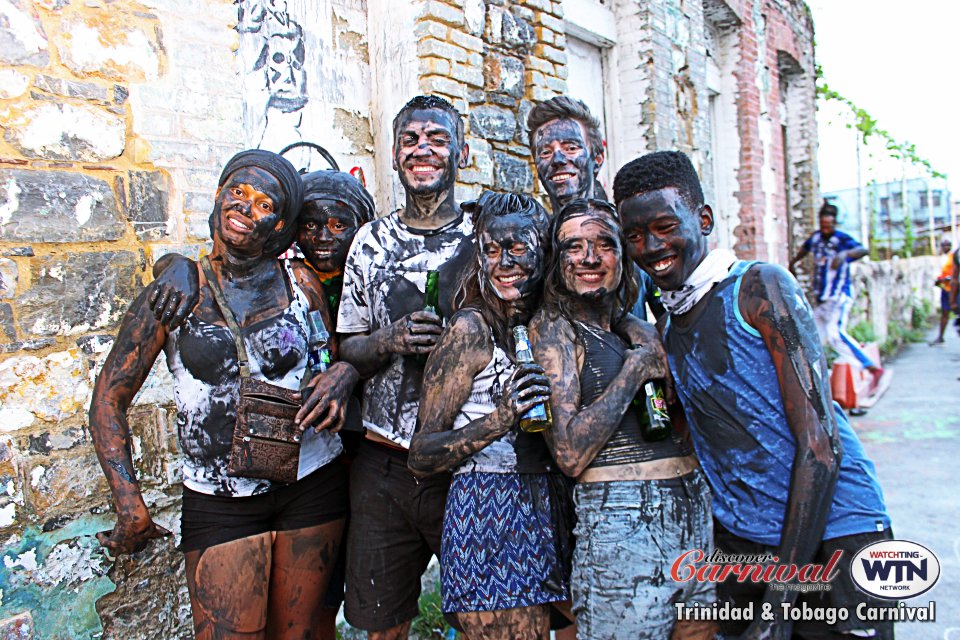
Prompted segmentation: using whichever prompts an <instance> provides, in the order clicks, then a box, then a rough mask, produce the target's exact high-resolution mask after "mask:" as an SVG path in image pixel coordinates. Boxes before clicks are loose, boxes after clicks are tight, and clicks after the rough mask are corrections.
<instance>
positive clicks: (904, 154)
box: [816, 65, 947, 178]
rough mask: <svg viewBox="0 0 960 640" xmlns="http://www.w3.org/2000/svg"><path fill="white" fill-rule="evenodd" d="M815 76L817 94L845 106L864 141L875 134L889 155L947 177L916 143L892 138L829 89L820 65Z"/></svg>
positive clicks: (936, 174) (860, 111) (873, 121)
mask: <svg viewBox="0 0 960 640" xmlns="http://www.w3.org/2000/svg"><path fill="white" fill-rule="evenodd" d="M816 76H817V95H818V96H819V97H821V98H823V99H824V100H835V101H837V102H839V103H841V104H843V105H845V106H847V107H848V108H849V109H850V111H851V112H852V113H853V117H854V123H853V125H850V126H851V127H852V128H855V129H856V130H857V132H858V133H859V134H860V137H861V138H862V139H863V141H864V142H866V141H867V139H868V138H870V136H876V137H877V138H880V140H882V141H883V143H884V147H885V148H886V149H887V152H888V153H889V154H890V157H892V158H896V159H898V160H899V159H901V158H902V159H905V160H907V161H908V162H910V163H912V164H914V165H917V166H920V167H923V168H924V169H926V170H927V172H928V173H929V174H930V175H931V176H933V177H934V178H946V177H947V176H946V174H944V173H941V172H939V171H937V170H936V169H934V168H933V165H931V164H930V161H929V160H927V159H926V158H921V157H920V156H919V155H918V154H917V147H916V145H914V144H911V143H909V142H906V141H904V142H899V141H898V140H896V139H894V137H893V136H891V135H890V133H889V132H887V130H886V129H881V128H880V127H879V126H878V124H877V121H876V119H875V118H873V117H872V116H871V115H870V114H869V113H867V112H866V111H864V110H863V109H862V108H860V107H858V106H857V105H856V104H854V103H853V101H852V100H850V99H849V98H847V97H845V96H842V95H840V94H839V93H838V92H836V91H834V90H833V89H831V88H830V87H829V85H827V82H826V81H825V80H824V79H823V69H822V68H821V67H820V65H817V66H816Z"/></svg>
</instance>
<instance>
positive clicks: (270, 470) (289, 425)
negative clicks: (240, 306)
mask: <svg viewBox="0 0 960 640" xmlns="http://www.w3.org/2000/svg"><path fill="white" fill-rule="evenodd" d="M200 266H201V267H202V268H203V274H204V276H206V278H207V283H208V284H209V285H210V290H211V291H212V292H213V298H214V301H215V302H216V304H217V306H218V307H219V308H220V313H221V314H222V315H223V318H224V320H226V321H227V327H229V328H230V332H231V333H232V334H233V340H234V342H235V343H236V345H237V361H238V363H239V365H240V399H239V400H238V402H237V420H236V423H235V424H234V427H233V439H232V441H231V443H230V461H229V462H228V464H227V475H228V476H233V477H239V478H259V479H263V480H269V481H271V482H281V483H285V484H290V483H293V482H296V480H297V471H298V469H299V467H300V436H301V433H300V429H299V428H298V427H297V425H295V424H294V422H293V420H294V418H295V417H296V415H297V411H299V410H300V394H299V393H298V392H297V391H292V390H290V389H285V388H283V387H278V386H277V385H274V384H270V383H269V382H264V381H263V380H258V379H256V378H251V377H250V365H249V361H248V360H247V349H246V347H245V346H244V344H243V337H242V336H241V334H240V326H239V325H238V324H237V319H236V317H234V315H233V312H232V311H231V310H230V307H229V306H228V305H227V301H226V299H225V298H224V296H223V290H222V289H221V288H220V284H219V282H217V277H216V274H214V272H213V268H212V267H211V265H210V260H209V259H208V258H207V257H204V258H202V259H201V260H200Z"/></svg>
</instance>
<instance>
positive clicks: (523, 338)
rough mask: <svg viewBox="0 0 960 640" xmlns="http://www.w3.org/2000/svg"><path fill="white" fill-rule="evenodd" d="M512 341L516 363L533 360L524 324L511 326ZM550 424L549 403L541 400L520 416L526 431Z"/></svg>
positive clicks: (521, 423) (546, 426) (522, 426)
mask: <svg viewBox="0 0 960 640" xmlns="http://www.w3.org/2000/svg"><path fill="white" fill-rule="evenodd" d="M513 342H514V344H515V349H516V354H517V364H527V363H530V362H533V361H534V360H533V352H532V351H531V350H530V339H529V338H528V337H527V328H526V327H525V326H523V325H518V326H516V327H514V328H513ZM552 424H553V416H552V415H550V405H549V404H547V403H546V402H541V403H540V404H538V405H537V406H535V407H533V408H532V409H529V410H528V411H527V412H526V413H525V414H523V415H522V416H520V429H521V430H522V431H526V432H528V433H536V432H537V431H543V430H545V429H547V428H548V427H550V426H551V425H552Z"/></svg>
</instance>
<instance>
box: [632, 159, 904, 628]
mask: <svg viewBox="0 0 960 640" xmlns="http://www.w3.org/2000/svg"><path fill="white" fill-rule="evenodd" d="M614 198H615V200H616V202H617V206H618V209H619V212H620V216H621V219H622V222H623V227H624V233H625V236H626V239H627V246H628V250H629V251H630V254H631V257H632V258H633V260H634V261H635V262H636V263H637V264H638V265H639V266H640V267H641V268H642V269H644V270H645V271H646V272H647V273H649V274H650V276H651V277H652V279H653V281H654V283H655V284H656V285H657V286H659V287H660V289H661V290H662V291H663V303H664V305H665V306H666V307H667V310H668V316H667V317H666V318H665V319H664V321H662V322H661V323H660V325H661V331H662V333H663V340H664V346H665V348H666V351H667V356H668V360H669V363H670V368H671V371H672V373H673V376H674V378H675V380H676V388H677V392H678V395H679V396H680V399H681V401H682V403H683V406H684V411H685V413H686V416H687V420H688V421H689V423H690V429H691V433H692V435H693V440H694V445H695V448H696V451H697V454H698V456H699V458H700V462H701V464H702V466H703V468H704V470H705V472H706V474H707V476H708V478H709V479H710V483H711V485H712V487H713V490H714V491H713V493H714V500H713V510H714V517H715V519H716V528H715V539H716V546H717V548H718V549H719V550H722V551H724V552H727V553H735V554H765V553H772V554H773V555H774V556H776V557H777V558H779V562H778V564H791V563H792V564H794V565H798V566H801V565H804V564H808V563H818V564H825V563H826V561H827V560H828V559H829V558H830V557H831V556H832V555H833V552H834V551H835V550H838V549H840V550H843V551H844V553H843V556H842V558H841V560H840V568H839V571H836V572H835V577H834V579H833V580H832V583H831V590H830V591H826V592H808V593H805V594H804V595H803V596H801V597H800V602H797V596H798V593H799V591H797V590H794V589H791V586H793V585H790V584H786V585H782V586H785V588H783V589H782V590H780V589H775V588H770V587H765V585H764V584H763V583H758V584H754V583H750V582H736V581H735V580H728V581H727V582H725V583H722V584H721V585H720V589H719V596H720V598H721V599H726V600H728V601H730V602H731V604H732V605H733V606H745V605H747V604H749V603H751V602H752V603H755V607H754V608H755V610H756V611H761V610H762V606H763V604H767V603H769V604H770V605H772V611H773V612H774V613H775V614H776V615H775V619H774V620H770V621H766V620H762V619H761V617H760V616H759V614H757V615H755V616H754V620H753V622H739V623H738V622H721V630H722V631H723V633H724V634H725V635H739V634H742V635H740V636H739V637H740V638H790V637H791V634H793V637H801V638H814V637H816V638H823V637H840V636H841V634H848V633H854V634H855V635H856V636H859V637H873V638H883V639H888V638H893V626H892V623H873V622H862V621H859V620H858V619H857V617H856V615H854V609H855V607H856V606H857V604H858V603H859V602H863V601H866V600H868V597H867V596H866V595H865V594H863V593H862V592H859V591H858V590H857V589H856V588H855V587H854V586H853V584H852V581H851V579H850V574H849V563H850V559H851V557H852V555H853V554H854V553H855V552H856V551H857V550H859V549H860V548H861V547H863V546H865V545H866V544H868V543H869V542H872V541H874V540H880V539H887V538H890V537H891V533H890V518H889V516H888V515H887V511H886V506H885V504H884V501H883V495H882V493H881V491H880V487H879V485H878V483H877V479H876V475H875V472H874V467H873V463H872V462H871V461H870V460H869V459H868V458H867V457H866V455H865V453H864V451H863V448H862V446H861V445H860V442H859V440H858V439H857V437H856V435H855V434H854V432H853V429H852V428H851V427H850V424H849V422H847V420H846V418H845V417H844V415H843V413H842V412H841V411H840V410H839V408H838V407H837V406H836V404H835V403H833V402H832V401H831V399H830V396H829V391H828V387H827V384H826V379H825V378H826V375H827V366H826V361H825V359H824V356H823V350H822V348H821V345H820V340H819V337H818V334H817V328H816V325H815V323H814V320H813V313H812V311H811V309H810V306H809V304H808V303H807V301H806V299H805V298H804V295H803V292H802V290H801V288H800V285H799V284H798V283H797V281H796V280H795V279H794V278H793V276H791V275H790V273H789V272H788V271H787V270H786V269H784V268H782V267H780V266H778V265H775V264H767V263H762V262H758V263H746V262H740V261H737V259H736V257H735V256H734V255H733V254H732V253H730V252H729V251H726V250H720V249H715V250H713V251H708V250H707V236H708V235H709V234H710V232H711V231H712V230H713V212H712V210H711V209H710V207H709V206H708V205H706V204H704V200H703V192H702V190H701V187H700V181H699V178H698V176H697V174H696V171H695V170H694V168H693V165H692V164H691V163H690V160H689V159H688V158H687V157H686V156H685V155H684V154H682V153H680V152H675V151H665V152H657V153H652V154H649V155H646V156H644V157H642V158H639V159H637V160H634V161H632V162H630V163H628V164H627V165H626V166H624V167H623V168H622V169H621V170H620V171H619V172H618V174H617V177H616V180H615V181H614ZM774 586H775V587H776V586H781V585H774ZM783 603H788V604H794V605H799V604H801V603H802V604H805V605H806V606H808V607H846V608H847V609H848V612H849V613H850V615H849V618H848V619H847V620H846V621H838V622H836V623H835V624H834V625H828V624H826V623H824V622H810V623H804V622H801V623H797V625H796V626H794V625H793V624H792V623H791V622H789V621H785V620H783V618H782V615H781V612H782V604H783ZM871 603H872V604H877V603H875V602H873V601H871Z"/></svg>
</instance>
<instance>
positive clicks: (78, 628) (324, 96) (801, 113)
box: [0, 0, 887, 640]
mask: <svg viewBox="0 0 960 640" xmlns="http://www.w3.org/2000/svg"><path fill="white" fill-rule="evenodd" d="M571 7H572V9H571ZM572 34H575V35H576V37H577V38H579V39H581V40H584V41H586V42H588V43H589V44H591V45H595V46H596V47H598V49H599V50H600V51H601V52H602V59H603V79H602V82H603V87H604V90H603V92H604V93H605V94H606V95H605V96H604V99H603V101H602V103H603V104H604V105H605V106H604V109H605V115H606V122H607V131H608V134H609V135H608V140H607V163H608V165H609V166H610V167H612V168H614V169H615V168H616V167H618V166H620V165H622V164H623V163H625V162H627V161H628V160H630V159H632V158H634V157H636V156H638V155H640V154H643V153H646V152H648V151H652V150H655V149H660V148H676V149H681V150H683V151H685V152H687V153H689V154H690V155H691V157H692V158H693V160H694V162H695V164H696V166H697V167H698V169H699V170H700V171H701V174H702V176H703V180H704V186H705V190H706V192H707V194H708V199H709V200H710V201H711V202H713V203H714V204H715V205H717V206H716V211H717V214H718V218H719V224H718V232H717V234H715V242H716V243H717V244H720V245H723V246H731V247H735V248H736V249H737V250H738V251H739V252H740V253H741V255H742V256H743V257H747V258H753V257H767V258H770V259H773V260H777V261H780V262H784V261H785V260H786V255H787V250H788V248H789V244H790V242H792V239H793V238H795V237H796V238H802V237H804V236H805V235H806V234H807V233H808V232H809V228H810V221H812V220H813V216H814V215H815V211H814V207H815V203H816V202H817V194H816V191H817V175H816V169H815V165H814V161H813V159H814V154H815V148H816V128H815V122H814V115H813V114H814V111H813V104H814V102H813V101H814V94H813V84H812V83H813V53H812V25H811V23H810V20H809V14H808V12H807V10H806V7H805V6H804V5H803V3H802V2H800V1H799V0H659V1H657V2H646V1H644V2H641V1H639V0H563V1H560V0H410V1H408V2H397V1H395V0H286V2H282V3H272V2H270V3H267V2H260V1H259V0H7V1H6V2H2V3H0V113H2V118H0V128H2V133H3V135H2V140H0V487H2V489H3V490H2V491H0V536H2V537H0V540H2V542H0V553H2V555H3V560H4V561H3V563H2V565H0V637H22V638H29V637H35V638H86V637H104V638H123V639H125V640H127V639H136V638H163V639H165V640H166V639H169V638H180V637H184V638H185V637H189V636H190V629H191V622H190V618H189V605H188V600H187V597H186V589H185V586H184V580H183V573H182V572H183V569H182V561H181V559H180V555H179V553H178V552H176V551H175V548H174V547H175V544H176V543H177V542H178V538H177V534H178V527H179V519H178V508H179V493H180V485H179V480H180V470H179V462H178V453H177V443H176V433H175V424H176V422H175V419H174V415H173V413H172V407H171V398H172V393H171V383H170V379H169V374H168V373H167V372H166V368H165V366H163V365H162V364H160V363H158V364H157V366H155V368H154V371H153V373H152V374H151V376H150V377H149V378H148V380H147V382H146V383H145V384H144V388H143V389H142V390H141V392H140V394H139V395H138V396H137V399H136V401H135V404H134V407H133V408H132V409H131V412H130V424H131V426H132V428H133V430H134V435H135V438H134V455H135V462H136V467H137V471H138V474H139V476H140V478H141V483H142V486H143V489H144V493H145V496H146V498H147V501H148V504H149V506H150V507H151V509H152V511H153V513H154V516H155V518H156V519H157V521H158V522H159V523H160V524H162V525H163V526H166V527H167V528H169V529H171V530H172V531H173V532H174V537H173V538H171V539H169V540H166V541H162V542H160V543H157V544H154V545H152V546H151V547H150V548H148V549H147V550H146V551H144V552H142V553H139V554H135V555H133V556H130V557H125V558H122V559H120V560H118V561H113V560H111V559H110V558H107V557H106V556H105V555H104V554H103V553H102V552H101V551H100V549H99V547H98V545H97V543H96V540H95V538H94V537H93V534H94V533H96V532H97V531H100V530H104V529H108V528H110V527H111V526H112V523H113V518H112V515H111V513H110V500H109V492H108V490H107V487H106V483H105V481H104V480H103V476H102V473H101V472H100V468H99V465H98V463H97V461H96V458H95V455H94V452H93V448H92V445H91V443H90V438H89V435H88V432H87V429H86V408H87V406H88V405H89V402H90V390H91V388H92V384H93V380H94V378H95V375H96V373H97V371H98V370H99V367H100V365H101V363H102V362H103V359H104V358H105V357H106V354H107V352H108V351H109V349H110V346H111V344H112V340H113V335H114V334H115V332H116V329H117V326H118V324H119V322H120V320H121V318H122V315H123V313H124V310H125V309H126V308H127V306H128V305H129V304H130V302H131V301H132V299H133V297H134V296H135V295H136V293H137V291H138V290H139V289H140V288H141V287H142V286H143V285H144V284H145V283H147V282H149V280H150V279H151V275H150V268H151V267H152V265H153V263H154V261H155V260H156V259H157V257H159V256H160V255H162V254H164V253H166V252H168V251H171V250H174V251H178V252H181V253H185V254H187V255H190V256H193V257H196V256H199V255H200V254H201V253H202V252H204V251H206V247H207V240H208V229H207V216H208V215H209V211H210V208H211V205H212V194H213V192H214V190H215V187H216V181H217V177H218V174H219V168H220V167H221V166H222V164H223V163H224V161H225V160H226V159H227V158H228V157H230V156H231V155H232V154H233V153H235V152H236V151H238V150H239V149H241V148H244V147H247V146H258V145H259V146H262V147H264V148H269V149H272V150H275V151H279V150H280V149H281V148H283V147H284V146H286V145H287V144H289V143H291V142H297V141H309V142H316V143H319V144H321V145H323V146H324V147H326V148H327V149H328V150H329V151H330V152H331V153H332V154H333V156H334V157H335V159H336V160H337V162H338V163H339V165H340V167H341V168H342V169H345V170H348V169H351V168H353V167H358V168H359V169H361V170H362V171H363V173H364V175H365V177H366V179H367V182H368V186H369V188H370V189H371V191H372V192H373V193H374V194H375V197H376V200H377V204H378V207H379V209H380V210H381V211H382V212H384V213H385V212H388V211H390V210H392V209H394V208H396V207H397V206H400V205H401V204H402V191H401V189H400V187H399V182H398V180H397V179H396V177H395V173H394V172H393V171H392V169H391V154H390V145H391V138H392V131H391V120H392V118H393V115H394V114H395V113H396V111H397V110H398V109H399V108H400V107H401V106H402V105H403V104H404V103H405V102H406V101H407V100H408V99H409V98H410V97H411V96H413V95H415V94H417V93H437V94H440V95H443V96H446V97H447V98H449V99H450V100H451V101H452V102H453V103H454V104H455V105H456V106H457V107H458V108H459V109H460V110H461V111H462V112H463V113H464V115H465V118H466V120H467V139H468V142H469V143H470V146H471V159H470V164H469V166H468V167H467V168H466V169H465V170H463V171H462V172H461V174H460V178H461V180H460V183H459V184H458V197H459V198H460V199H466V198H470V197H473V196H476V195H477V194H478V193H479V191H480V190H481V189H482V188H494V189H498V190H512V191H523V192H528V193H535V194H541V188H540V185H539V183H538V182H537V180H536V179H535V173H534V171H533V166H532V163H531V160H530V156H529V152H528V150H527V144H526V131H525V128H524V123H525V120H526V115H527V113H528V112H529V109H530V108H531V107H532V105H533V103H534V102H536V101H538V100H544V99H547V98H549V97H552V96H554V95H558V94H561V93H564V92H573V91H574V90H575V89H576V87H571V86H570V85H569V82H568V59H567V51H566V50H567V39H568V37H572ZM714 69H715V70H716V71H713V70H714ZM711 74H714V75H713V76H712V75H711ZM714 76H715V77H714ZM781 126H785V127H786V131H787V135H786V142H785V141H784V140H785V138H784V136H783V135H782V129H781ZM291 159H292V160H293V161H294V163H295V164H297V165H298V166H302V167H309V168H311V169H314V168H322V167H324V166H325V163H324V162H323V161H322V160H320V159H319V158H318V157H317V156H315V155H310V154H297V155H295V156H293V157H292V158H291ZM610 175H612V172H610ZM609 186H610V185H609V184H607V187H609ZM541 195H542V194H541ZM877 296H887V294H886V293H877V294H875V295H874V297H877ZM145 623H148V624H145Z"/></svg>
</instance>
